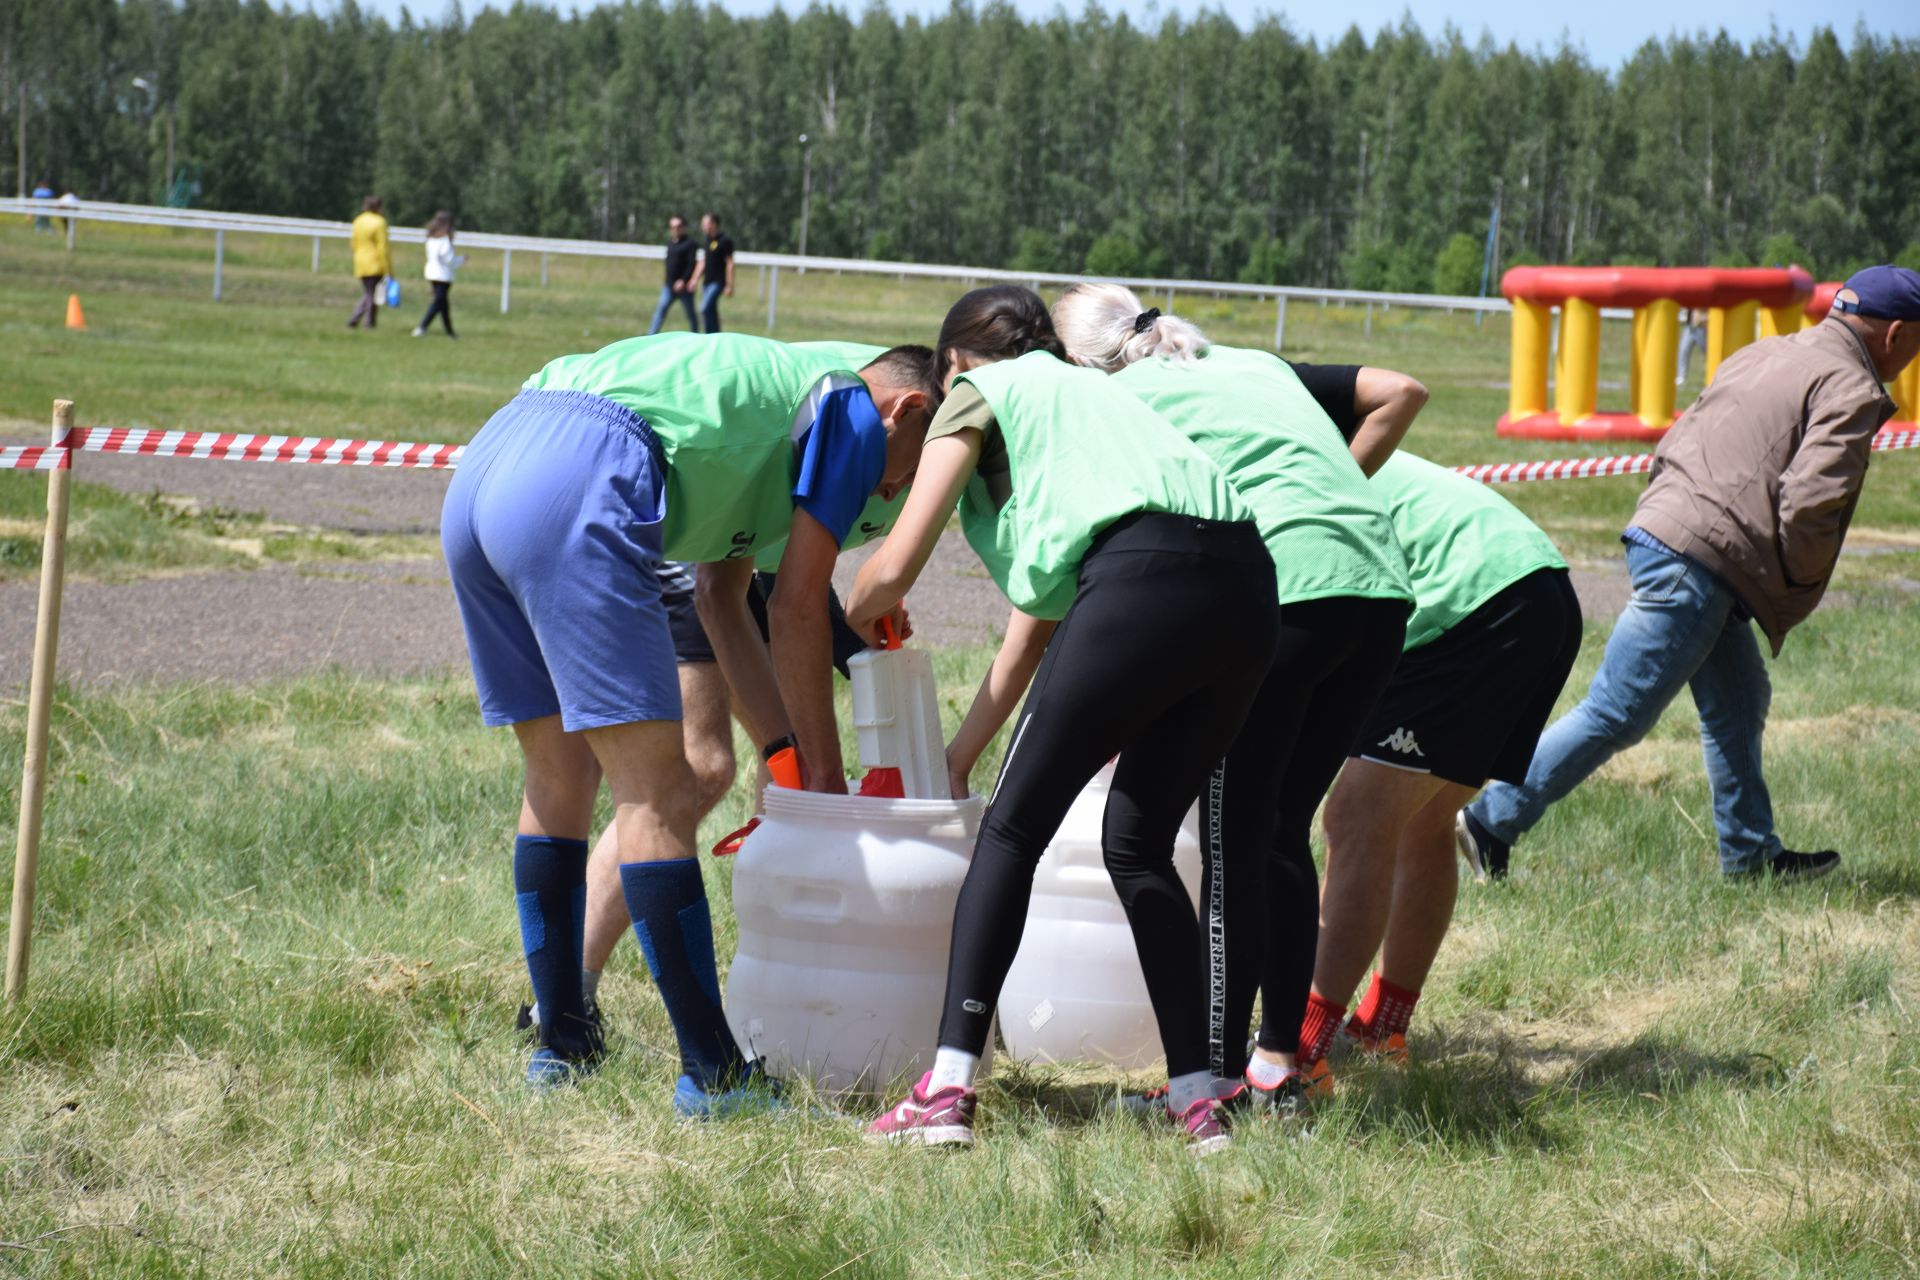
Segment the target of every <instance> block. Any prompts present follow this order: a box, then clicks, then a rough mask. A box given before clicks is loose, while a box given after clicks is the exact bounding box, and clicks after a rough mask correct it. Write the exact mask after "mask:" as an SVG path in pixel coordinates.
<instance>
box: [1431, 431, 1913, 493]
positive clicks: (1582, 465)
mask: <svg viewBox="0 0 1920 1280" xmlns="http://www.w3.org/2000/svg"><path fill="white" fill-rule="evenodd" d="M1873 448H1874V451H1875V452H1876V453H1879V452H1883V451H1885V450H1887V449H1920V430H1915V429H1904V430H1900V431H1881V432H1879V433H1877V434H1876V435H1875V436H1874V437H1873ZM1454 470H1455V471H1457V472H1459V473H1460V474H1461V475H1463V476H1466V477H1467V478H1469V479H1472V480H1479V481H1482V482H1484V483H1486V484H1518V483H1520V482H1521V481H1524V480H1585V479H1590V478H1597V477H1603V476H1636V475H1643V474H1645V473H1646V472H1648V471H1651V470H1653V455H1652V454H1650V453H1622V454H1616V455H1615V456H1613V457H1611V458H1560V459H1558V460H1556V461H1553V462H1483V463H1481V464H1480V465H1478V466H1471V467H1455V468H1454Z"/></svg>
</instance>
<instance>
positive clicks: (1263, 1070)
mask: <svg viewBox="0 0 1920 1280" xmlns="http://www.w3.org/2000/svg"><path fill="white" fill-rule="evenodd" d="M1294 1070H1297V1068H1295V1067H1289V1066H1283V1065H1282V1064H1280V1063H1278V1062H1268V1061H1267V1060H1266V1059H1265V1058H1254V1059H1252V1060H1251V1061H1249V1062H1248V1063H1247V1079H1249V1080H1251V1081H1253V1082H1254V1083H1255V1084H1257V1085H1259V1086H1260V1087H1261V1088H1262V1089H1271V1088H1273V1087H1274V1086H1275V1085H1277V1084H1279V1083H1280V1082H1281V1081H1282V1080H1285V1079H1286V1078H1287V1073H1288V1072H1289V1071H1294Z"/></svg>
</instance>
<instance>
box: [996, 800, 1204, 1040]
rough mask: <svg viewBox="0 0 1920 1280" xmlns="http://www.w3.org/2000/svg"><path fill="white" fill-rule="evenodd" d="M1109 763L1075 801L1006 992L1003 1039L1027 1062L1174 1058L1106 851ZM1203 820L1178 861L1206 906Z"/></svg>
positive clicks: (1038, 883)
mask: <svg viewBox="0 0 1920 1280" xmlns="http://www.w3.org/2000/svg"><path fill="white" fill-rule="evenodd" d="M1112 782H1113V766H1112V765H1111V764H1109V765H1108V766H1107V767H1106V768H1104V769H1102V770H1101V771H1100V772H1099V773H1098V774H1097V775H1095V777H1094V779H1093V781H1091V782H1089V783H1088V784H1087V785H1086V787H1085V789H1084V790H1082V791H1081V792H1080V794H1079V795H1078V796H1077V797H1075V799H1074V802H1073V807H1072V808H1070V809H1068V810H1067V816H1066V819H1065V820H1064V821H1063V822H1061V824H1060V830H1059V831H1058V832H1056V833H1055V835H1054V837H1053V843H1052V844H1050V845H1048V846H1047V851H1046V853H1045V854H1044V855H1042V856H1041V859H1040V865H1039V867H1038V869H1037V870H1036V871H1035V873H1034V878H1033V899H1032V902H1031V904H1030V905H1029V906H1028V908H1027V929H1026V933H1025V934H1024V935H1022V937H1021V939H1020V954H1019V955H1018V956H1016V957H1015V958H1014V962H1013V968H1012V969H1011V970H1010V971H1009V972H1008V973H1007V981H1006V984H1005V985H1004V986H1003V987H1001V989H1000V1010H999V1012H1000V1035H1001V1038H1002V1039H1003V1040H1004V1041H1005V1042H1006V1046H1007V1052H1008V1053H1009V1054H1011V1055H1012V1056H1013V1057H1015V1058H1018V1059H1020V1060H1021V1061H1023V1062H1097V1063H1105V1064H1107V1065H1110V1066H1115V1067H1120V1068H1122V1069H1124V1070H1129V1071H1134V1070H1140V1069H1143V1068H1145V1067H1148V1066H1151V1065H1153V1064H1154V1063H1155V1062H1158V1061H1160V1060H1161V1059H1162V1057H1163V1056H1164V1055H1163V1054H1162V1052H1161V1049H1160V1028H1159V1024H1157V1023H1156V1022H1155V1021H1154V1018H1153V1006H1152V1005H1151V1004H1149V1003H1148V1001H1147V984H1146V979H1145V978H1144V977H1142V976H1141V973H1140V959H1139V956H1138V954H1137V953H1136V952H1135V950H1134V946H1133V932H1132V930H1131V929H1129V928H1128V927H1127V915H1126V912H1125V910H1124V909H1122V907H1121V906H1120V898H1119V896H1118V895H1117V894H1115V893H1114V891H1113V880H1112V878H1111V877H1110V876H1109V875H1108V874H1107V867H1106V862H1105V860H1104V858H1103V856H1102V854H1101V851H1100V823H1101V817H1102V815H1104V814H1105V812H1106V807H1107V791H1108V788H1109V787H1110V786H1111V784H1112ZM1197 821H1198V819H1197V814H1196V813H1189V814H1188V815H1187V821H1186V822H1185V823H1184V824H1182V826H1181V829H1180V835H1179V837H1178V838H1177V839H1176V841H1175V842H1174V851H1173V862H1174V866H1175V868H1176V869H1177V870H1178V871H1179V872H1180V878H1181V879H1182V880H1183V881H1185V883H1186V886H1187V893H1188V895H1189V896H1190V897H1192V898H1194V899H1195V901H1196V903H1197V902H1198V899H1199V893H1200V841H1199V838H1198V835H1197Z"/></svg>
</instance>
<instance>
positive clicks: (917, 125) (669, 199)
mask: <svg viewBox="0 0 1920 1280" xmlns="http://www.w3.org/2000/svg"><path fill="white" fill-rule="evenodd" d="M135 77H142V78H145V79H147V80H148V81H149V82H150V83H151V84H152V85H153V86H154V88H153V90H152V91H150V92H149V91H146V90H143V89H140V88H136V87H135V86H134V84H133V80H134V79H135ZM169 117H171V120H172V123H173V127H174V133H175V146H176V157H177V164H178V166H179V168H180V171H181V172H182V173H183V174H185V175H187V176H188V177H189V178H190V179H192V180H196V181H197V182H198V185H199V190H198V194H197V196H196V203H198V204H201V205H204V206H207V207H211V208H218V209H232V210H251V211H258V212H267V213H278V214H294V215H304V216H313V217H326V218H342V219H343V218H347V217H350V216H351V215H352V214H353V213H354V212H355V211H356V210H357V209H358V207H359V201H360V198H361V196H363V195H364V194H365V193H367V192H368V191H378V192H380V193H381V194H382V195H383V196H384V197H385V198H386V200H387V211H388V213H389V215H390V216H391V217H393V218H394V219H395V220H396V221H398V222H402V223H415V224H417V223H420V222H423V221H424V220H425V219H426V218H427V217H428V216H429V215H430V214H431V213H432V212H433V211H434V210H435V209H438V208H448V209H451V210H454V211H455V212H456V214H457V215H458V217H459V220H460V225H462V226H465V227H470V228H478V229H484V230H488V231H499V232H517V233H526V234H539V235H557V236H574V237H590V238H593V237H597V238H617V239H632V240H645V241H655V242H657V241H658V240H660V239H661V238H662V237H663V224H664V222H665V218H666V215H667V214H668V213H669V212H672V211H679V212H684V213H686V214H687V215H688V216H689V217H696V216H697V215H698V214H699V213H700V212H701V211H703V210H706V209H715V210H718V211H720V212H721V213H722V214H723V215H724V217H725V220H726V224H727V226H728V228H729V230H730V231H732V233H733V234H734V235H735V237H736V238H737V240H738V241H739V243H740V245H741V246H742V247H743V248H748V249H766V250H793V249H794V248H796V247H797V243H798V240H799V230H800V207H801V185H802V162H803V151H802V148H801V146H800V144H799V141H798V137H799V135H800V134H802V133H805V134H807V135H808V136H809V138H810V139H811V140H812V161H811V163H812V201H811V218H810V230H809V235H808V245H807V247H808V250H809V252H812V253H816V254H829V255H836V256H849V257H869V258H885V259H892V258H901V259H918V260H926V261H942V262H958V263H965V264H970V265H981V266H1011V267H1014V268H1016V269H1020V270H1033V271H1042V270H1066V271H1079V270H1085V271H1088V272H1092V273H1096V274H1114V275H1133V274H1147V275H1168V276H1181V277H1195V278H1204V279H1239V280H1244V281H1249V282H1259V283H1271V284H1308V285H1333V286H1347V287H1353V288H1362V289H1395V290H1429V289H1431V290H1436V291H1439V292H1447V293H1474V292H1478V291H1479V288H1480V284H1481V274H1482V257H1483V245H1484V243H1485V241H1486V236H1487V228H1488V223H1489V218H1490V214H1491V212H1492V209H1493V206H1494V204H1495V202H1496V200H1498V202H1499V203H1500V206H1501V223H1500V225H1501V235H1500V243H1499V259H1498V261H1499V265H1501V266H1510V265H1514V264H1516V263H1520V262H1530V261H1572V262H1581V263H1600V262H1616V263H1624V262H1638V263H1657V264H1690V263H1701V262H1709V263H1717V264H1722V265H1746V264H1752V263H1775V262H1787V261H1797V262H1800V263H1802V264H1804V265H1806V266H1807V267H1809V268H1811V269H1812V270H1813V271H1814V272H1815V274H1816V276H1817V277H1824V278H1832V277H1836V276H1841V275H1844V274H1845V273H1847V272H1848V271H1850V270H1851V269H1853V268H1854V267H1856V266H1858V265H1862V264H1864V263H1868V262H1873V261H1886V260H1901V261H1905V262H1907V263H1908V264H1909V265H1914V266H1920V41H1912V40H1902V39H1897V38H1893V39H1889V38H1884V37H1880V36H1876V35H1874V34H1872V33H1869V32H1867V31H1865V30H1861V31H1858V32H1856V33H1855V34H1854V35H1853V36H1852V37H1851V40H1850V41H1849V42H1845V43H1843V42H1842V40H1841V39H1840V38H1839V37H1837V36H1836V35H1835V34H1834V33H1833V32H1832V31H1831V30H1823V31H1819V32H1816V33H1815V34H1814V35H1813V36H1812V37H1811V38H1810V40H1809V42H1808V43H1807V44H1806V45H1805V46H1804V47H1802V46H1801V45H1799V44H1798V43H1797V42H1796V41H1793V40H1788V39H1784V38H1770V39H1767V40H1763V41H1759V42H1756V43H1754V44H1752V45H1744V46H1743V45H1741V44H1740V43H1738V42H1736V41H1734V40H1731V39H1729V38H1727V37H1726V36H1724V35H1719V36H1711V35H1701V36H1699V37H1695V38H1687V39H1669V40H1664V41H1649V42H1648V43H1646V44H1645V45H1644V46H1642V47H1641V48H1640V50H1639V51H1638V52H1637V53H1636V54H1634V56H1633V57H1632V58H1631V59H1630V60H1628V61H1627V62H1626V63H1625V64H1624V65H1622V66H1620V67H1617V68H1609V67H1599V66H1595V65H1593V64H1592V63H1591V62H1590V61H1589V60H1587V59H1586V57H1585V56H1584V55H1582V54H1581V53H1579V52H1576V51H1570V50H1560V51H1557V52H1552V53H1541V52H1528V51H1523V50H1519V49H1516V48H1514V47H1512V46H1504V47H1503V46H1499V45H1496V44H1494V43H1492V42H1491V41H1490V40H1487V39H1484V38H1483V39H1482V40H1481V41H1480V42H1478V43H1471V42H1469V41H1467V40H1466V39H1464V38H1463V37H1462V36H1461V35H1459V34H1458V33H1456V32H1453V31H1451V30H1449V31H1446V32H1444V33H1442V34H1441V35H1439V36H1437V37H1436V36H1433V35H1430V34H1427V33H1423V32H1422V31H1421V30H1420V29H1418V28H1417V27H1416V26H1414V25H1412V24H1411V23H1410V22H1409V23H1405V24H1403V25H1401V26H1399V27H1397V28H1393V29H1388V30H1383V31H1380V32H1378V33H1376V34H1374V35H1372V36H1371V37H1369V36H1367V35H1365V34H1363V33H1362V32H1360V31H1358V30H1352V31H1349V32H1348V34H1347V35H1346V36H1345V37H1344V38H1343V39H1341V40H1339V41H1338V42H1337V43H1333V44H1331V45H1328V46H1324V47H1323V46H1319V45H1316V44H1315V43H1314V42H1312V41H1308V40H1304V39H1302V38H1301V37H1299V36H1298V35H1296V34H1294V33H1293V32H1292V31H1291V30H1290V29H1289V28H1288V26H1287V25H1286V24H1285V23H1284V21H1280V20H1267V21H1262V22H1260V23H1258V24H1255V25H1252V26H1250V27H1247V28H1242V27H1240V26H1237V25H1236V24H1235V23H1233V22H1232V21H1231V20H1229V19H1227V18H1226V17H1224V16H1218V15H1214V16H1202V17H1197V18H1192V19H1180V18H1168V19H1167V20H1165V21H1164V22H1162V23H1161V24H1160V25H1159V26H1158V27H1157V28H1155V29H1151V30H1149V29H1144V28H1143V27H1141V26H1139V25H1136V24H1135V23H1133V22H1130V21H1129V20H1128V19H1127V18H1125V17H1124V16H1110V15H1108V14H1106V13H1105V12H1103V11H1102V10H1101V9H1100V8H1099V7H1098V6H1097V5H1089V6H1088V7H1087V8H1086V9H1085V10H1084V11H1083V12H1081V13H1080V14H1079V16H1077V17H1074V16H1068V15H1066V14H1065V13H1061V14H1059V15H1058V16H1055V17H1053V18H1049V19H1046V20H1038V21H1030V20H1025V19H1022V18H1021V17H1020V16H1018V15H1017V14H1016V13H1015V12H1014V11H1013V10H1012V9H1011V8H1009V7H1007V6H1006V5H1004V4H988V5H985V6H983V7H972V6H969V5H966V4H960V3H956V4H954V5H953V7H952V8H950V9H949V10H948V11H947V12H946V13H945V14H944V15H943V16H940V17H938V18H935V19H932V20H924V21H923V20H921V19H919V18H916V17H904V18H900V17H895V16H893V15H892V14H890V13H889V12H888V11H887V10H886V9H885V8H884V7H881V6H879V5H875V6H873V7H870V8H867V9H866V10H864V11H863V12H861V13H859V14H858V15H857V16H855V15H851V14H848V13H846V12H844V11H842V10H838V9H833V8H820V7H812V8H809V9H807V10H806V11H805V12H803V13H799V14H797V15H792V14H787V13H783V12H779V11H776V12H774V13H773V14H771V15H769V16H766V17H759V18H736V17H732V16H729V15H728V14H726V13H725V12H723V11H722V10H720V9H717V8H705V9H703V8H700V7H697V6H696V5H694V4H691V3H686V2H684V0H683V2H681V3H675V4H672V5H670V6H663V5H661V4H659V3H657V2H656V0H643V2H640V3H628V4H624V5H608V6H605V7H602V8H598V9H594V10H592V11H591V12H589V13H586V14H583V15H581V16H578V17H571V16H566V17H563V16H560V15H558V14H556V13H554V12H552V11H550V10H546V9H541V8H537V7H523V6H516V7H515V8H513V9H512V10H510V11H507V12H496V11H492V10H481V11H479V12H477V13H476V14H475V15H474V16H473V17H472V18H471V19H469V18H467V17H465V16H463V15H462V13H461V11H460V10H459V9H458V7H457V6H454V5H450V6H449V7H448V9H447V11H446V14H445V16H444V17H442V18H440V19H438V20H419V19H414V18H410V17H407V18H403V19H402V20H401V21H400V22H399V23H398V24H397V25H395V24H391V23H389V22H387V21H385V20H384V19H378V18H375V17H372V16H369V15H368V14H366V13H364V12H362V11H361V10H359V9H358V8H356V7H355V6H354V5H353V4H352V3H351V0H346V2H344V3H341V4H340V5H339V6H338V7H337V8H334V9H332V10H330V11H329V12H328V13H326V14H323V15H315V14H313V13H310V12H305V11H295V10H292V9H274V8H272V7H271V6H269V5H267V4H264V3H258V2H255V3H239V2H238V0H186V2H185V3H177V2H175V0H0V137H4V139H5V140H6V142H7V143H9V144H12V143H16V142H17V140H18V139H19V138H20V137H21V136H22V135H21V130H22V125H23V124H24V137H25V145H26V153H27V160H26V169H27V172H25V173H24V174H23V173H21V172H19V165H20V162H19V161H18V159H17V158H16V148H15V146H14V145H7V146H6V147H5V154H4V156H3V157H0V175H4V182H0V189H5V190H12V189H14V188H16V187H17V186H18V185H19V183H20V181H21V179H23V178H24V179H26V180H28V181H40V180H47V181H51V182H53V183H55V184H57V185H58V186H60V187H62V188H63V189H64V188H71V189H72V190H74V191H75V192H76V193H78V194H79V195H80V196H81V197H83V198H97V199H105V200H126V201H137V202H149V201H152V202H157V201H160V200H162V199H163V198H164V197H165V195H166V194H167V191H166V177H165V174H166V143H165V136H166V124H167V121H168V119H169Z"/></svg>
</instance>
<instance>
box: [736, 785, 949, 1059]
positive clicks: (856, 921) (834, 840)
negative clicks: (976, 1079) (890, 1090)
mask: <svg viewBox="0 0 1920 1280" xmlns="http://www.w3.org/2000/svg"><path fill="white" fill-rule="evenodd" d="M982 808H983V802H982V801H981V800H980V798H979V797H977V796H976V797H973V798H972V799H968V800H890V799H879V798H872V797H867V796H834V795H823V794H820V793H818V792H809V791H790V790H787V789H786V788H784V787H769V788H767V796H766V817H765V821H763V822H762V823H761V824H760V826H759V827H758V828H757V829H756V830H755V831H754V833H753V834H752V835H751V836H749V837H748V838H747V840H746V842H745V843H744V844H743V845H742V846H741V848H740V852H739V853H738V854H736V855H735V857H734V865H733V910H734V914H735V915H736V916H737V917H738V918H739V921H740V947H739V950H738V952H737V953H736V954H735V955H734V958H733V966H732V969H731V970H730V972H729V973H728V975H727V994H726V1006H727V1018H728V1021H729V1022H730V1023H731V1024H732V1026H733V1033H734V1035H735V1037H736V1038H737V1039H738V1040H739V1041H740V1043H741V1044H742V1045H743V1046H745V1047H747V1048H748V1049H749V1051H750V1052H752V1053H754V1054H755V1055H757V1056H759V1057H761V1058H764V1059H765V1060H766V1063H767V1066H768V1069H769V1070H770V1071H771V1072H772V1073H773V1074H774V1075H775V1076H778V1077H795V1076H803V1077H805V1078H807V1079H810V1080H812V1081H813V1082H814V1083H815V1084H816V1085H818V1086H819V1087H820V1088H821V1089H824V1090H827V1091H829V1092H840V1091H843V1090H848V1089H853V1088H865V1089H872V1090H879V1089H884V1088H886V1087H887V1086H888V1085H890V1084H891V1083H893V1082H894V1081H896V1080H899V1079H903V1078H904V1079H912V1078H917V1077H918V1076H919V1075H920V1074H921V1073H922V1072H924V1071H926V1070H928V1069H929V1068H930V1067H932V1065H933V1052H934V1049H935V1048H936V1044H935V1039H936V1036H937V1033H938V1031H939V1022H940V1004H941V1000H942V998H943V997H944V995H945V992H946V980H947V946H948V942H949V940H950V939H951V937H952V934H953V903H954V898H955V897H956V895H958V893H959V891H960V881H961V879H962V878H963V877H964V876H965V875H966V872H967V863H968V860H969V859H970V858H971V857H972V854H973V840H974V836H975V834H976V833H978V831H979V829H980V815H981V810H982ZM984 1065H985V1064H984V1063H983V1064H982V1066H983V1068H984Z"/></svg>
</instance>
